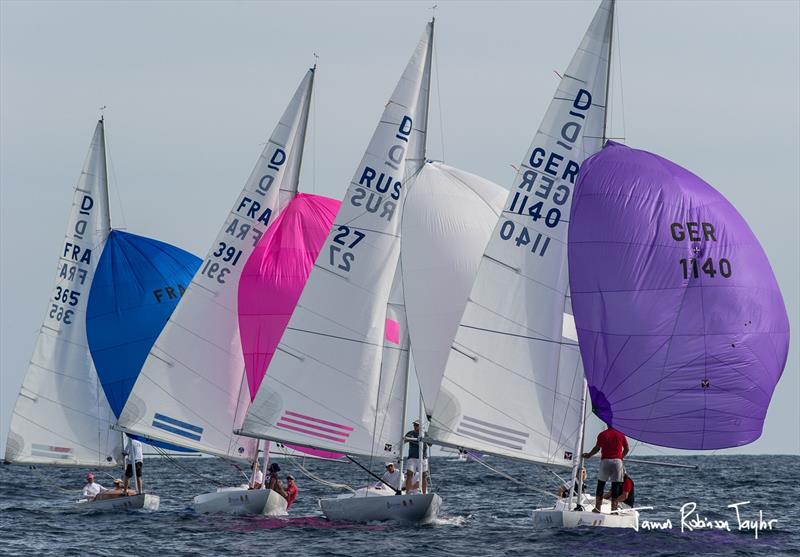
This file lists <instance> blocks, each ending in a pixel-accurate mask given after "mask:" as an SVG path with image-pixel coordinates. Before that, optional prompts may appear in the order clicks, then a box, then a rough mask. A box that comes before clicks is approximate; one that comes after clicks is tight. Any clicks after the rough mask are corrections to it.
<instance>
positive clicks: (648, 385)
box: [569, 141, 789, 449]
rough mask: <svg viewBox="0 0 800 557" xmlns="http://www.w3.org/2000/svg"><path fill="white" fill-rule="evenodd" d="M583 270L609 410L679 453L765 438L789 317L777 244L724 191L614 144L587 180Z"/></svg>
mask: <svg viewBox="0 0 800 557" xmlns="http://www.w3.org/2000/svg"><path fill="white" fill-rule="evenodd" d="M569 275H570V289H571V299H572V309H573V312H574V315H575V323H576V326H577V330H578V339H579V342H580V346H581V355H582V358H583V364H584V369H585V373H586V380H587V382H588V384H589V392H590V394H591V398H592V407H593V411H594V413H595V414H597V416H598V417H600V418H601V419H602V420H604V421H606V422H607V423H612V424H613V425H614V427H615V428H616V429H618V430H619V431H622V432H623V433H625V434H627V435H630V436H631V437H633V438H634V439H638V440H640V441H644V442H647V443H652V444H655V445H662V446H666V447H674V448H681V449H719V448H725V447H735V446H740V445H745V444H747V443H751V442H752V441H754V440H756V439H758V437H759V436H760V435H761V431H762V428H763V425H764V417H765V415H766V412H767V406H768V405H769V401H770V398H771V397H772V392H773V390H774V389H775V385H776V384H777V382H778V380H779V379H780V376H781V373H782V372H783V367H784V365H785V363H786V356H787V352H788V349H789V321H788V318H787V315H786V308H785V306H784V303H783V298H782V297H781V293H780V290H779V289H778V284H777V282H776V280H775V275H774V274H773V272H772V268H771V267H770V264H769V261H768V260H767V256H766V254H765V253H764V250H763V249H762V247H761V245H760V244H759V243H758V240H756V238H755V236H754V235H753V232H752V231H751V230H750V228H749V227H748V226H747V223H746V222H745V221H744V219H743V218H742V216H741V215H740V214H739V213H738V212H737V211H736V209H735V208H734V207H733V206H732V205H731V204H730V203H729V202H728V201H727V200H726V199H725V198H724V197H723V196H722V195H721V194H720V193H719V192H717V191H716V190H714V188H712V187H711V186H709V185H708V184H707V183H705V182H704V181H703V180H701V179H700V178H698V177H697V176H695V175H694V174H692V173H691V172H689V171H688V170H686V169H684V168H681V167H680V166H678V165H676V164H674V163H672V162H670V161H668V160H666V159H663V158H661V157H659V156H657V155H654V154H652V153H647V152H645V151H638V150H635V149H631V148H629V147H626V146H624V145H620V144H618V143H614V142H611V141H609V142H608V144H607V145H606V147H605V148H604V149H603V150H602V151H600V152H599V153H597V154H595V155H594V156H592V157H590V158H589V159H587V160H586V161H585V162H584V163H583V165H582V167H581V171H580V174H579V176H578V182H577V185H576V188H575V198H574V200H573V202H572V211H571V213H570V228H569Z"/></svg>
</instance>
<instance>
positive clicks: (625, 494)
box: [604, 472, 634, 509]
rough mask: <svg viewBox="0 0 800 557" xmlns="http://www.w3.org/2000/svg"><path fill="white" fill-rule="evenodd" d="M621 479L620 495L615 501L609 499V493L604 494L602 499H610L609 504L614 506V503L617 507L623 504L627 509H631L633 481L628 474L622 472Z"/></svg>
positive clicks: (632, 504) (632, 503)
mask: <svg viewBox="0 0 800 557" xmlns="http://www.w3.org/2000/svg"><path fill="white" fill-rule="evenodd" d="M622 478H623V480H622V493H620V494H619V495H618V496H617V498H616V501H615V500H614V499H612V498H611V491H609V492H608V493H606V494H605V495H604V497H605V498H606V499H611V504H612V505H613V504H615V503H616V504H617V505H619V504H620V503H624V504H625V505H628V507H630V508H631V509H632V508H633V506H634V485H633V480H632V479H631V477H630V476H629V475H628V472H624V473H623V476H622Z"/></svg>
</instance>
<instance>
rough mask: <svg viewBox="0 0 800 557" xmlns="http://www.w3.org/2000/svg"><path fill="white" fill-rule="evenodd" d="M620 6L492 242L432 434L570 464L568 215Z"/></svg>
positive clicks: (573, 78) (525, 169) (534, 151)
mask: <svg viewBox="0 0 800 557" xmlns="http://www.w3.org/2000/svg"><path fill="white" fill-rule="evenodd" d="M612 9H613V4H612V2H611V0H604V2H603V3H602V4H601V6H600V8H599V9H598V11H597V13H596V15H595V16H594V19H593V20H592V22H591V24H590V26H589V29H588V31H587V32H586V35H585V36H584V38H583V41H582V42H581V45H580V47H579V48H578V50H577V52H576V53H575V55H574V57H573V58H572V61H571V62H570V64H569V67H568V68H567V71H566V72H565V74H564V77H563V79H562V80H561V82H560V84H559V86H558V90H557V91H556V94H555V96H554V98H553V100H552V102H551V104H550V106H549V108H548V110H547V113H546V114H545V116H544V120H543V121H542V124H541V126H540V127H539V130H538V132H537V134H536V136H535V137H534V140H533V143H532V145H531V146H530V148H529V149H528V152H527V154H526V156H525V158H524V159H523V161H522V165H521V166H520V169H519V172H518V174H517V177H516V179H515V181H514V186H513V187H512V188H511V192H510V193H509V195H508V198H507V200H506V203H505V206H504V210H503V214H502V216H501V218H500V219H499V221H498V222H497V224H496V226H495V228H494V232H493V233H492V236H491V239H490V240H489V244H488V246H487V248H486V252H485V253H484V256H483V259H482V261H481V264H480V267H479V270H478V274H477V277H476V279H475V283H474V285H473V287H472V291H471V293H470V296H469V302H468V303H467V305H466V308H465V310H464V314H463V317H462V319H461V324H460V325H459V327H458V332H457V334H456V337H455V341H454V342H453V344H452V350H451V352H450V356H449V358H448V361H447V366H446V368H445V372H444V378H443V382H442V386H441V389H440V391H439V395H438V398H437V401H436V404H435V407H434V411H433V417H432V420H431V428H430V430H429V436H430V437H432V438H434V439H436V440H437V441H438V442H440V443H442V444H445V445H452V446H460V447H468V448H471V449H475V450H479V451H481V452H485V453H493V454H499V455H504V456H509V457H515V458H521V459H525V460H530V461H536V462H543V463H549V464H558V465H563V466H570V465H572V459H573V457H575V456H576V455H575V454H574V453H575V447H576V444H577V439H578V435H579V431H580V421H581V419H580V414H581V404H580V400H581V392H582V388H583V373H582V369H581V363H580V355H579V353H578V350H577V344H576V343H575V341H574V340H571V339H566V338H564V337H563V336H562V327H563V313H564V312H565V310H569V307H568V306H567V304H566V300H567V298H566V297H567V292H568V284H569V281H568V276H567V258H566V255H567V219H568V216H569V209H570V203H571V197H572V196H571V193H572V188H573V187H574V184H575V178H576V176H577V173H578V169H579V167H580V164H581V163H582V162H583V160H584V159H585V158H586V157H587V156H588V155H590V154H592V153H594V152H596V151H597V150H599V149H600V147H601V142H602V137H603V130H604V117H605V108H606V102H607V98H606V97H607V86H606V81H607V73H608V64H609V51H610V41H611V25H612ZM412 342H413V339H412Z"/></svg>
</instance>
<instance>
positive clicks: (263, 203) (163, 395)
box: [119, 68, 315, 515]
mask: <svg viewBox="0 0 800 557" xmlns="http://www.w3.org/2000/svg"><path fill="white" fill-rule="evenodd" d="M314 72H315V68H311V69H310V70H308V72H307V73H306V74H305V76H304V78H303V80H302V81H301V83H300V85H299V86H298V88H297V90H296V91H295V93H294V95H293V97H292V99H291V101H290V103H289V105H288V106H287V108H286V110H285V111H284V113H283V115H282V117H281V119H280V121H279V122H278V125H277V126H276V128H275V130H274V131H273V133H272V135H271V137H270V139H269V141H268V142H267V145H266V146H265V147H264V149H263V151H262V153H261V155H260V157H259V159H258V161H257V163H256V165H255V168H254V169H253V171H252V173H251V174H250V177H249V178H248V180H247V182H246V184H245V186H244V188H243V189H242V191H241V193H240V194H239V196H238V197H237V199H236V202H235V203H234V205H233V208H232V209H231V211H230V213H229V214H228V216H227V218H226V220H225V222H224V224H223V226H222V228H221V230H220V232H219V234H218V235H217V238H216V239H215V240H214V242H213V244H212V245H211V248H210V249H209V251H208V254H207V255H206V257H205V259H204V260H203V262H202V264H201V265H200V268H199V270H198V271H197V273H196V274H195V275H194V277H193V278H192V280H191V283H190V284H189V285H188V287H187V288H186V291H185V292H184V293H183V296H182V297H181V300H180V302H179V303H178V307H177V308H176V310H175V312H174V313H173V314H172V316H171V317H170V320H169V322H168V323H167V325H166V326H165V327H164V330H163V331H162V333H161V334H160V335H159V337H158V339H157V340H156V342H155V344H154V345H153V347H152V349H151V350H150V352H149V354H148V355H147V358H146V360H145V362H144V365H143V367H142V370H141V373H140V374H139V376H138V378H137V379H136V382H135V384H134V386H133V389H132V391H131V394H130V396H129V398H128V401H127V402H126V404H125V406H124V408H123V410H122V413H121V415H120V418H119V428H120V429H121V430H122V431H125V432H127V433H131V434H135V435H142V436H145V437H147V438H149V439H155V440H159V441H162V442H166V443H170V444H175V445H179V446H182V447H185V448H188V449H192V450H195V451H198V452H202V453H205V454H209V455H214V456H218V457H221V458H223V459H228V460H233V461H241V462H246V463H248V464H249V465H251V466H253V470H254V473H255V465H256V463H257V462H258V457H259V443H257V442H256V441H255V440H253V439H250V438H242V437H240V436H238V435H234V434H233V430H234V429H236V428H238V427H239V426H240V424H241V422H242V420H243V418H244V413H245V411H246V410H247V408H248V407H249V405H250V400H251V399H250V396H249V388H248V383H247V379H248V378H247V376H246V374H245V365H244V363H245V362H244V356H243V352H242V343H241V338H240V330H239V324H238V319H239V315H238V311H237V304H238V286H239V281H240V276H241V273H242V269H243V268H244V266H245V263H246V262H247V261H248V259H249V258H250V255H251V254H252V253H253V251H254V249H255V248H256V246H257V245H258V244H259V241H260V240H261V239H262V238H263V237H264V235H265V234H266V233H267V232H268V230H269V228H270V227H271V226H272V224H273V223H274V221H275V219H276V218H277V217H278V215H279V214H280V213H281V212H282V211H283V210H284V208H285V207H286V206H287V205H288V204H289V202H290V201H291V200H292V199H293V198H294V197H295V195H296V194H297V186H298V182H299V178H300V166H301V161H302V156H303V147H304V143H305V134H306V128H307V124H308V115H309V108H310V102H311V95H312V91H313V84H314ZM266 453H267V451H266V450H265V451H264V458H265V459H266ZM251 481H252V480H251ZM248 487H249V486H247V485H245V486H233V487H225V488H220V489H218V490H216V491H213V492H209V493H204V494H201V495H198V496H196V497H195V498H194V501H193V507H194V509H195V510H196V511H198V512H231V513H236V514H270V515H281V514H286V500H285V499H284V498H283V497H282V496H280V495H279V494H278V493H276V492H274V491H272V490H269V489H248Z"/></svg>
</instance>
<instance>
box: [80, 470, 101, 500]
mask: <svg viewBox="0 0 800 557" xmlns="http://www.w3.org/2000/svg"><path fill="white" fill-rule="evenodd" d="M105 490H106V488H104V487H103V486H102V485H100V484H99V483H97V482H95V481H94V474H92V473H91V472H89V473H88V474H86V485H85V486H83V498H84V499H89V500H90V501H91V500H92V499H94V498H95V497H97V495H98V494H100V493H101V492H103V491H105Z"/></svg>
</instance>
